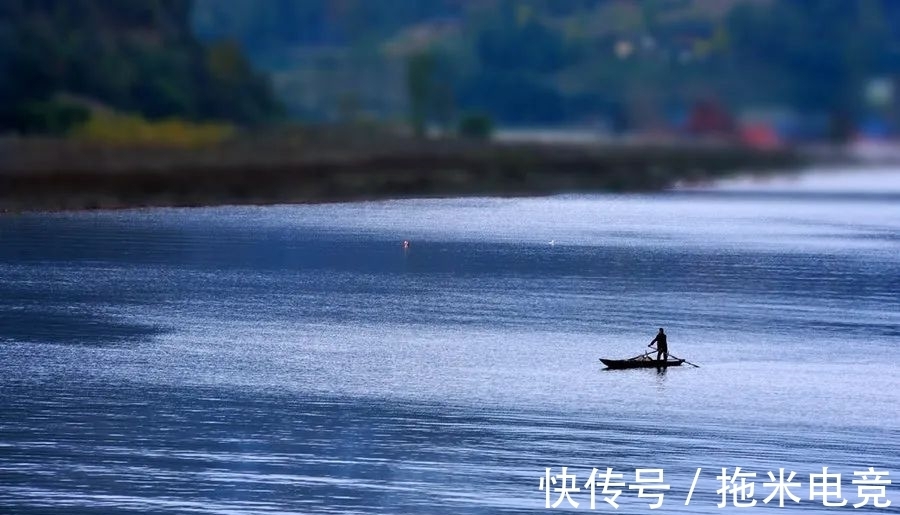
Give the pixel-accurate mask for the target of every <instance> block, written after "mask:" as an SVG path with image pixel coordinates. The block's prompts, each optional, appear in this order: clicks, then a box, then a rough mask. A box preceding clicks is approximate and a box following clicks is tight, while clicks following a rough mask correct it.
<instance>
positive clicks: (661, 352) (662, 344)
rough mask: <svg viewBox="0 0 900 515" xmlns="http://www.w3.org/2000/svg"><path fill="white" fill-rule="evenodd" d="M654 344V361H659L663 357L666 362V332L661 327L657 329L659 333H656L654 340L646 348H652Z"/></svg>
mask: <svg viewBox="0 0 900 515" xmlns="http://www.w3.org/2000/svg"><path fill="white" fill-rule="evenodd" d="M654 343H655V344H656V361H660V359H662V357H663V356H665V358H666V360H667V361H668V359H669V344H668V342H666V332H665V331H664V330H663V328H662V327H660V328H659V332H658V333H656V338H654V339H653V341H652V342H650V345H648V346H647V347H653V344H654Z"/></svg>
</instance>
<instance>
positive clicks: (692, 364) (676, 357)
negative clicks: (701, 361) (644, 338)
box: [648, 347, 700, 368]
mask: <svg viewBox="0 0 900 515" xmlns="http://www.w3.org/2000/svg"><path fill="white" fill-rule="evenodd" d="M650 348H651V349H656V347H650ZM648 354H649V352H648ZM666 356H668V357H670V358H675V359H678V360H681V361H684V362H685V363H687V364H688V365H690V366H692V367H697V368H700V365H698V364H696V363H691V362H690V361H688V360H686V359H681V358H679V357H678V356H676V355H674V354H669V353H668V352H667V353H666Z"/></svg>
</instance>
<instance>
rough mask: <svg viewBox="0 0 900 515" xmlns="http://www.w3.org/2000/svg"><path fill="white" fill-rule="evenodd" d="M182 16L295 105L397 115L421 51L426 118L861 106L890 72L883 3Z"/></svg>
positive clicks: (435, 6) (834, 0)
mask: <svg viewBox="0 0 900 515" xmlns="http://www.w3.org/2000/svg"><path fill="white" fill-rule="evenodd" d="M192 19H193V23H194V27H195V30H196V31H197V33H198V35H199V36H200V37H202V38H204V39H207V40H211V41H212V40H217V39H219V38H222V37H233V38H235V39H237V40H238V41H240V43H241V46H242V48H244V49H245V50H246V51H247V52H248V54H249V55H250V56H251V58H252V60H253V61H254V63H256V64H257V65H259V66H261V67H263V68H264V69H266V70H268V71H269V72H271V73H272V74H273V81H274V84H275V88H276V91H277V92H278V94H279V96H280V97H281V98H282V99H283V100H284V101H285V102H286V104H287V105H288V107H289V108H290V110H291V112H292V113H294V114H295V115H297V116H300V117H304V118H321V119H341V118H348V117H349V118H353V117H358V116H376V117H402V116H405V115H406V113H407V112H408V110H409V108H410V102H411V99H410V98H409V95H408V91H407V89H408V88H407V86H408V82H407V79H408V78H409V77H408V75H407V72H408V69H409V68H408V65H409V62H410V59H411V58H412V57H414V56H415V55H416V54H419V53H422V52H427V53H429V54H431V55H432V57H433V58H432V65H431V70H432V71H433V74H434V75H433V77H432V82H433V83H434V84H436V85H438V86H440V88H444V89H445V90H447V91H441V92H436V93H435V98H436V100H434V101H433V102H432V103H433V104H434V105H433V106H432V107H431V109H430V111H431V114H430V116H429V118H430V119H431V120H432V121H434V122H440V120H441V119H442V118H445V117H446V113H448V112H451V113H456V114H458V113H461V112H465V111H484V112H487V113H489V114H491V115H492V116H493V117H495V118H497V119H498V120H500V121H501V122H503V123H507V124H520V125H529V124H555V123H559V124H572V123H581V124H600V123H602V124H607V125H609V126H612V127H624V126H629V125H632V126H634V125H640V126H645V127H646V126H653V125H654V124H656V123H658V121H659V120H660V119H676V118H678V117H679V116H683V113H684V111H685V110H686V109H687V108H688V107H689V106H690V105H691V104H692V102H694V101H695V100H696V99H698V98H714V99H716V100H718V101H721V102H722V103H723V104H725V105H728V106H731V107H733V108H735V109H737V108H742V107H756V106H772V105H781V106H790V107H792V108H793V107H796V108H798V109H801V110H806V111H810V112H823V113H836V112H846V113H848V114H854V113H855V114H862V112H863V110H864V108H865V105H863V104H864V102H863V98H862V96H863V95H862V93H861V91H862V89H863V85H864V83H865V81H867V80H868V79H869V78H871V77H876V76H887V77H892V76H894V75H896V74H898V72H900V64H898V62H900V59H898V48H900V34H898V32H900V23H898V22H900V2H896V1H893V0H861V1H859V2H855V1H854V2H847V1H844V0H434V1H418V0H391V1H373V0H333V1H328V0H270V1H266V2H256V1H253V0H232V1H229V2H220V1H217V0H197V2H196V6H195V9H194V11H193V17H192Z"/></svg>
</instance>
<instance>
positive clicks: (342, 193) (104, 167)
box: [0, 131, 804, 213]
mask: <svg viewBox="0 0 900 515" xmlns="http://www.w3.org/2000/svg"><path fill="white" fill-rule="evenodd" d="M803 161H804V159H803V158H801V157H800V156H799V154H797V153H795V152H793V151H791V150H768V151H760V150H753V149H748V148H745V147H740V146H735V145H730V144H725V143H715V144H714V143H700V142H695V143H681V142H679V143H668V144H662V143H661V144H644V143H604V144H590V145H588V144H575V143H571V144H570V143H552V144H548V143H500V142H488V141H477V140H466V139H438V140H429V139H421V138H411V137H401V136H393V135H391V136H385V135H371V134H361V135H354V136H351V137H348V136H346V135H343V136H340V137H336V136H334V135H330V134H327V133H324V134H323V133H321V132H315V131H312V132H309V133H302V134H285V135H243V136H238V137H234V138H229V139H227V140H225V141H222V142H220V143H218V144H214V145H206V146H201V147H197V146H190V147H184V146H182V147H178V146H166V145H160V144H144V145H139V144H130V145H111V144H109V143H97V142H92V141H77V140H66V139H49V138H47V139H39V138H9V139H0V212H7V213H10V212H12V213H16V212H27V211H68V210H95V209H123V208H141V207H198V206H217V205H267V204H295V203H318V202H346V201H360V200H377V199H391V198H409V197H454V196H474V195H497V196H531V195H547V194H556V193H571V192H601V191H614V192H633V191H657V190H661V189H664V188H666V187H669V186H671V185H673V184H675V183H676V182H702V181H707V180H711V179H715V178H718V177H723V176H727V175H733V174H736V173H738V172H746V171H755V172H760V173H770V172H774V171H776V170H785V169H793V168H796V167H798V166H799V165H800V164H802V163H803Z"/></svg>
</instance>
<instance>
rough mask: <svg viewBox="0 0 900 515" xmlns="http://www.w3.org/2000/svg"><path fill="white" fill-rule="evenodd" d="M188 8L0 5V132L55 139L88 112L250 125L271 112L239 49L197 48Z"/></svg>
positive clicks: (175, 0) (185, 4)
mask: <svg viewBox="0 0 900 515" xmlns="http://www.w3.org/2000/svg"><path fill="white" fill-rule="evenodd" d="M191 9H192V3H191V2H190V1H189V0H142V1H139V2H136V1H132V0H106V1H92V0H40V1H39V0H7V1H4V2H2V3H0V74H2V76H3V80H2V81H0V129H4V130H16V131H19V132H25V133H27V132H51V133H52V132H61V131H63V130H65V129H66V128H67V127H69V126H70V125H72V124H74V123H77V122H79V121H81V120H82V119H83V118H85V117H86V116H88V113H87V110H88V109H90V108H91V106H92V105H94V104H96V105H99V106H101V107H104V108H112V109H116V110H122V111H127V112H133V113H138V114H141V115H143V116H145V117H147V118H150V119H154V118H164V117H173V116H177V117H180V118H184V119H188V120H223V121H232V122H237V123H241V124H256V123H260V122H264V121H266V120H267V119H270V118H271V117H272V116H273V115H274V114H276V113H277V112H278V109H279V106H278V103H277V102H276V100H275V98H274V97H273V95H272V93H271V88H270V85H269V82H268V79H267V78H266V77H265V76H263V75H261V74H259V73H256V72H255V71H254V70H253V69H252V68H251V66H250V64H249V62H248V61H247V60H246V59H245V58H244V55H243V52H242V50H241V49H240V47H239V46H238V45H236V44H233V43H228V42H219V43H216V42H211V43H208V44H204V43H201V42H200V41H199V40H198V39H197V38H195V37H194V35H193V32H192V29H191V26H190V12H191Z"/></svg>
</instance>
